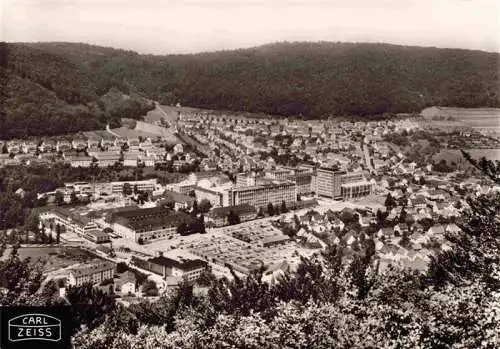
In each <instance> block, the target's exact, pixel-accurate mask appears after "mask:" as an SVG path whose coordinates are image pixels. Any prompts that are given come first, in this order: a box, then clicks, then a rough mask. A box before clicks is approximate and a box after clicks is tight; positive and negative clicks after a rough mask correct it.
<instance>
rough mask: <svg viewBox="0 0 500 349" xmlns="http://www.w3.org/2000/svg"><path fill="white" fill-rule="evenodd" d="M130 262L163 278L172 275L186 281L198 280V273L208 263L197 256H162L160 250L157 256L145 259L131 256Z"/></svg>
mask: <svg viewBox="0 0 500 349" xmlns="http://www.w3.org/2000/svg"><path fill="white" fill-rule="evenodd" d="M132 263H133V264H134V265H136V266H138V267H140V268H143V269H145V270H148V271H151V272H153V273H155V274H158V275H161V276H162V277H163V278H167V277H170V276H173V277H179V278H182V279H184V280H186V281H188V282H193V281H196V280H198V278H199V277H200V275H201V274H202V273H203V272H204V271H205V270H206V269H207V268H208V263H207V262H205V261H204V260H201V259H198V258H195V259H185V258H181V259H179V260H176V259H174V258H169V257H166V256H164V255H163V253H161V252H160V253H159V255H158V256H156V257H154V258H149V259H147V260H144V259H141V258H138V257H132Z"/></svg>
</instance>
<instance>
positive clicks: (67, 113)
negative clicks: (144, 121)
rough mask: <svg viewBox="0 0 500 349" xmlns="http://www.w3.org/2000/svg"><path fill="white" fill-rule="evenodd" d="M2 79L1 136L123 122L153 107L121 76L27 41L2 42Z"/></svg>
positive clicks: (64, 130)
mask: <svg viewBox="0 0 500 349" xmlns="http://www.w3.org/2000/svg"><path fill="white" fill-rule="evenodd" d="M0 79H1V80H0V85H1V90H2V92H1V100H0V106H1V108H0V139H10V138H24V137H29V136H42V135H57V134H63V133H68V132H78V131H86V130H94V129H103V128H104V127H105V126H106V124H108V123H109V124H110V125H112V126H118V125H119V124H120V119H121V118H122V117H129V118H136V119H137V118H139V117H140V116H141V115H143V114H145V113H146V112H147V111H148V110H150V109H152V108H153V105H152V103H149V102H147V101H146V100H145V99H144V98H142V97H140V96H138V95H135V94H134V93H131V92H130V89H129V87H128V86H127V85H126V84H125V83H123V82H122V81H119V80H113V79H112V78H110V77H109V76H107V75H104V74H101V73H100V72H98V71H96V70H93V69H89V68H87V67H85V66H84V65H83V64H82V63H81V62H76V61H73V60H71V59H69V58H68V57H66V55H59V54H54V53H51V52H48V51H46V50H40V49H37V48H34V47H30V46H27V45H22V44H4V43H2V44H0Z"/></svg>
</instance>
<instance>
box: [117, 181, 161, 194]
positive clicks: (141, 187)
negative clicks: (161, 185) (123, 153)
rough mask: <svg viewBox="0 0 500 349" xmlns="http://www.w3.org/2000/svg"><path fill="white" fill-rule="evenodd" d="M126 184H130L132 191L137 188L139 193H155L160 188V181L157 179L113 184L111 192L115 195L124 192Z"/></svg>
mask: <svg viewBox="0 0 500 349" xmlns="http://www.w3.org/2000/svg"><path fill="white" fill-rule="evenodd" d="M125 183H128V184H129V185H130V187H131V188H132V189H134V188H135V187H136V186H137V190H138V191H147V192H149V191H155V190H156V188H157V186H158V181H157V179H156V178H153V179H147V180H143V181H129V182H111V183H109V185H110V186H111V192H112V193H113V194H116V193H121V192H123V186H124V185H125Z"/></svg>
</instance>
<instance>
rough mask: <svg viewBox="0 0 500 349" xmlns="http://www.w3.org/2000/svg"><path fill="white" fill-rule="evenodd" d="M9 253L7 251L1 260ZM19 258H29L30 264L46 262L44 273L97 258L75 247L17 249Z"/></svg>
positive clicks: (8, 250)
mask: <svg viewBox="0 0 500 349" xmlns="http://www.w3.org/2000/svg"><path fill="white" fill-rule="evenodd" d="M9 253H10V249H7V250H6V251H5V253H4V256H3V258H6V256H8V254H9ZM18 253H19V258H21V259H24V258H27V257H29V258H30V260H31V261H30V262H31V263H32V264H34V263H36V262H37V261H38V260H43V261H46V263H45V266H44V271H45V272H51V271H54V270H58V269H63V268H66V267H68V266H70V265H74V264H77V263H83V262H86V261H90V260H92V259H96V258H98V257H97V256H96V255H94V254H92V253H90V252H88V251H86V250H84V249H80V248H77V247H66V246H54V247H38V246H37V247H21V248H20V249H19V252H18Z"/></svg>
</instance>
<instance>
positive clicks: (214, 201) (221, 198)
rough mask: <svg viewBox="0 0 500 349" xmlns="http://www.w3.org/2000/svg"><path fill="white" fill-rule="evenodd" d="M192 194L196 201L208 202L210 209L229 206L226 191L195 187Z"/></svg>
mask: <svg viewBox="0 0 500 349" xmlns="http://www.w3.org/2000/svg"><path fill="white" fill-rule="evenodd" d="M194 193H195V195H196V199H197V200H198V201H202V200H208V201H210V204H211V205H212V207H223V206H227V205H228V204H229V197H228V195H227V192H226V191H222V190H217V189H214V188H203V187H199V186H195V187H194Z"/></svg>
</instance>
